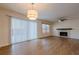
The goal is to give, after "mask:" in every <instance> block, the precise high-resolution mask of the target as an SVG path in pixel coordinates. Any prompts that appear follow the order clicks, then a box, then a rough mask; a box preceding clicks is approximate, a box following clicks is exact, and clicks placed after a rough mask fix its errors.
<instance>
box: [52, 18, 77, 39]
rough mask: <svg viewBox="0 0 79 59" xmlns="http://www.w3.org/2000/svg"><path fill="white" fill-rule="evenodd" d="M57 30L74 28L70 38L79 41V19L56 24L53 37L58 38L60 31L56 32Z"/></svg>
mask: <svg viewBox="0 0 79 59" xmlns="http://www.w3.org/2000/svg"><path fill="white" fill-rule="evenodd" d="M57 28H72V30H70V36H69V38H75V39H79V19H72V20H66V21H64V22H56V23H55V24H53V29H52V32H53V33H52V34H53V36H58V30H56V29H57Z"/></svg>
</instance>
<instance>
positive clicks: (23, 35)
mask: <svg viewBox="0 0 79 59" xmlns="http://www.w3.org/2000/svg"><path fill="white" fill-rule="evenodd" d="M35 38H37V23H36V22H32V21H26V20H23V19H19V18H15V17H12V18H11V43H12V44H13V43H18V42H22V41H27V40H32V39H35Z"/></svg>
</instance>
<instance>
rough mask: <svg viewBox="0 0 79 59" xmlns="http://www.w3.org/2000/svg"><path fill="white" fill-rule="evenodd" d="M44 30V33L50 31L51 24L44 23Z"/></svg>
mask: <svg viewBox="0 0 79 59" xmlns="http://www.w3.org/2000/svg"><path fill="white" fill-rule="evenodd" d="M42 31H43V33H49V31H50V29H49V25H48V24H42Z"/></svg>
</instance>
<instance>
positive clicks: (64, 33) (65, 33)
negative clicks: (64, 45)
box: [59, 32, 68, 36]
mask: <svg viewBox="0 0 79 59" xmlns="http://www.w3.org/2000/svg"><path fill="white" fill-rule="evenodd" d="M59 35H60V36H68V32H60V33H59Z"/></svg>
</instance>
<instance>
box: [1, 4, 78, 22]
mask: <svg viewBox="0 0 79 59" xmlns="http://www.w3.org/2000/svg"><path fill="white" fill-rule="evenodd" d="M31 6H32V5H31V4H30V3H26V4H25V3H0V7H4V8H7V9H11V10H14V11H16V12H19V13H22V14H24V15H26V12H27V10H28V9H30V8H31ZM34 8H35V9H36V10H37V11H38V15H39V16H38V19H46V20H49V21H55V20H57V19H58V18H59V17H62V16H64V17H73V16H75V15H79V4H78V3H35V4H34Z"/></svg>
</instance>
